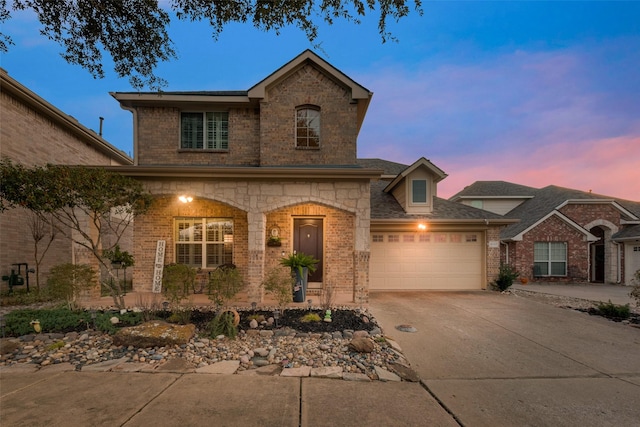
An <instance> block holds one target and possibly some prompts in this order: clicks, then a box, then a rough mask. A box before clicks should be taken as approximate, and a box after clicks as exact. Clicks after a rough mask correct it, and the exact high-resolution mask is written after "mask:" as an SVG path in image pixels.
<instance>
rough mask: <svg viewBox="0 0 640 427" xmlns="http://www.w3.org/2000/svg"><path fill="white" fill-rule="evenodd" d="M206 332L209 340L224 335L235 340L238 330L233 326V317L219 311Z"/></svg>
mask: <svg viewBox="0 0 640 427" xmlns="http://www.w3.org/2000/svg"><path fill="white" fill-rule="evenodd" d="M207 330H208V332H209V336H210V337H211V338H215V337H217V336H219V335H224V336H226V337H229V338H231V339H235V337H236V336H237V335H238V328H237V327H236V325H234V315H233V313H231V312H230V311H221V312H219V313H218V314H217V315H216V317H214V318H213V320H211V322H209V324H208V325H207Z"/></svg>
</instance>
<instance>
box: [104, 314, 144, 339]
mask: <svg viewBox="0 0 640 427" xmlns="http://www.w3.org/2000/svg"><path fill="white" fill-rule="evenodd" d="M112 317H117V318H118V319H119V320H120V321H119V322H118V324H117V325H114V324H112V323H111V318H112ZM142 321H143V314H142V313H136V312H133V311H127V312H126V313H124V314H122V313H113V312H108V311H107V312H100V313H97V315H96V329H97V330H99V331H101V332H105V333H108V334H115V333H116V332H117V331H118V329H120V328H123V327H125V326H135V325H139V324H140V323H142Z"/></svg>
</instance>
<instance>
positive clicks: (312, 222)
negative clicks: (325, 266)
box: [293, 218, 322, 282]
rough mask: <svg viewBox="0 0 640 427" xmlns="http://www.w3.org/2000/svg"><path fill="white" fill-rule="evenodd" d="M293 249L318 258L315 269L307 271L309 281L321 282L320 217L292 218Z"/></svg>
mask: <svg viewBox="0 0 640 427" xmlns="http://www.w3.org/2000/svg"><path fill="white" fill-rule="evenodd" d="M293 250H294V251H296V252H302V253H305V254H307V255H311V256H313V257H314V258H316V259H319V260H320V262H319V263H318V265H317V269H316V271H315V272H314V273H313V274H312V273H309V282H322V219H320V218H295V219H294V220H293Z"/></svg>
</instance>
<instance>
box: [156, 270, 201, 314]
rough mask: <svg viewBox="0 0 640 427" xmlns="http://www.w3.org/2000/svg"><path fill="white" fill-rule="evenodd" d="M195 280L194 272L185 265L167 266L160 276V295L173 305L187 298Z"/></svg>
mask: <svg viewBox="0 0 640 427" xmlns="http://www.w3.org/2000/svg"><path fill="white" fill-rule="evenodd" d="M195 280H196V270H195V268H193V267H189V266H188V265H185V264H168V265H165V267H164V272H163V274H162V293H163V294H164V296H165V297H166V298H167V299H168V300H169V301H171V303H172V304H173V305H178V304H179V303H180V302H181V301H182V300H185V299H187V298H188V297H189V289H191V288H192V287H193V282H194V281H195Z"/></svg>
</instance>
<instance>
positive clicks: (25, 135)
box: [0, 70, 131, 287]
mask: <svg viewBox="0 0 640 427" xmlns="http://www.w3.org/2000/svg"><path fill="white" fill-rule="evenodd" d="M0 74H1V78H2V84H1V85H0V89H1V91H0V111H1V112H2V114H1V115H0V156H2V157H8V158H10V159H12V160H13V161H14V162H16V163H22V164H24V165H25V166H35V165H45V164H47V163H51V164H73V165H76V164H77V165H117V164H123V163H125V162H126V159H127V157H126V155H124V153H115V151H116V150H115V148H113V147H110V146H108V144H107V142H106V141H104V140H102V138H100V137H99V136H98V135H97V134H95V133H94V132H93V131H91V130H89V129H87V128H85V127H83V126H82V125H81V124H79V123H78V122H77V121H75V119H73V118H72V117H70V116H67V115H66V114H64V113H62V112H61V111H59V110H57V109H56V108H55V107H54V106H52V105H50V104H48V103H47V102H46V101H45V100H43V99H41V98H40V97H38V96H37V95H36V94H34V93H33V92H31V91H29V90H28V89H27V88H25V87H24V86H22V85H20V84H19V83H18V82H16V81H15V80H13V79H12V78H11V77H9V76H8V74H7V73H6V72H5V71H4V70H0ZM31 218H32V216H31V214H30V213H29V212H27V211H25V210H23V209H20V208H16V209H11V210H8V211H5V212H3V213H1V214H0V274H1V275H7V274H9V272H10V270H11V268H12V266H11V264H13V263H18V262H20V263H22V262H27V263H29V267H30V268H31V267H35V259H34V256H35V247H34V245H35V243H34V240H33V237H32V234H31V232H30V228H29V222H30V221H31ZM130 237H131V236H129V240H128V242H127V239H125V241H124V242H123V243H122V246H123V248H126V247H127V245H130V243H131V242H130ZM45 240H46V238H45V239H43V241H41V243H40V244H39V245H38V250H39V251H40V253H42V252H43V251H44V248H45V245H46V243H45V242H44V241H45ZM82 253H83V252H82V251H80V250H76V251H75V253H74V250H73V249H72V245H71V243H70V241H69V240H68V239H65V238H64V237H63V236H62V235H61V234H60V233H58V235H57V237H56V238H55V240H54V241H53V243H52V245H51V247H50V248H49V250H48V251H47V252H46V254H45V256H44V258H43V260H42V262H41V264H40V273H41V274H40V283H41V285H43V284H44V283H46V278H47V273H48V271H49V269H50V268H51V267H52V266H54V265H57V264H60V263H65V262H75V261H78V260H84V261H82V262H88V261H89V259H87V258H86V257H84V256H83V255H82ZM13 268H14V267H13ZM35 283H36V278H35V275H34V274H31V275H30V285H31V286H33V287H35ZM3 285H4V282H3Z"/></svg>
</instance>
